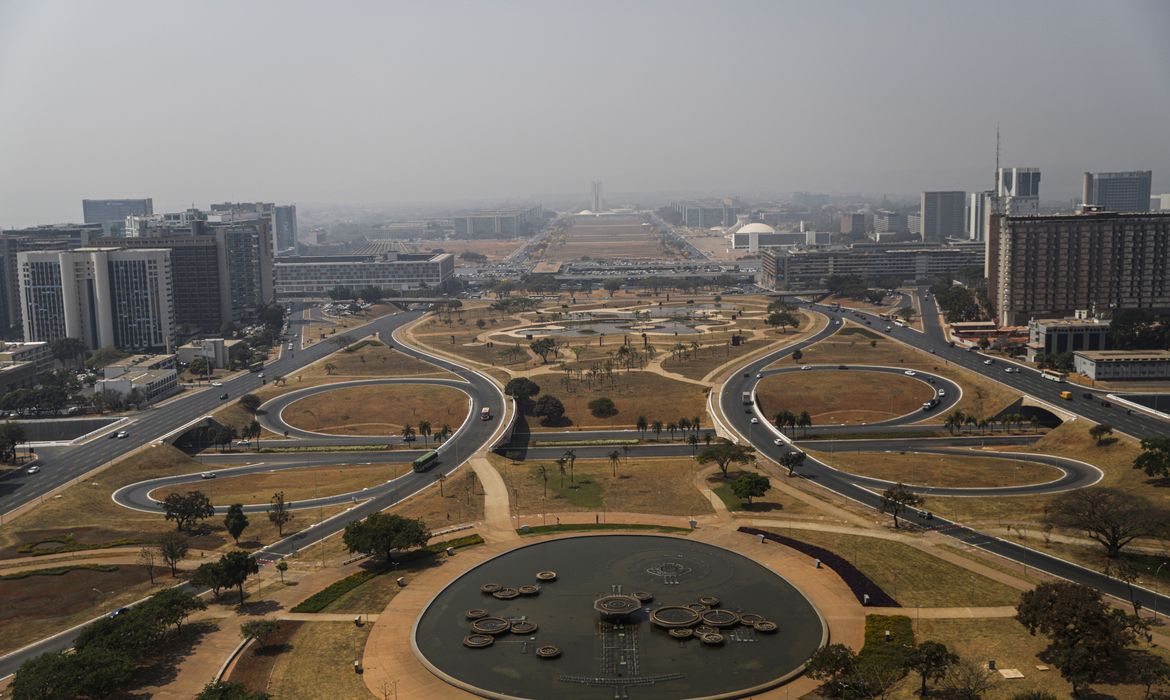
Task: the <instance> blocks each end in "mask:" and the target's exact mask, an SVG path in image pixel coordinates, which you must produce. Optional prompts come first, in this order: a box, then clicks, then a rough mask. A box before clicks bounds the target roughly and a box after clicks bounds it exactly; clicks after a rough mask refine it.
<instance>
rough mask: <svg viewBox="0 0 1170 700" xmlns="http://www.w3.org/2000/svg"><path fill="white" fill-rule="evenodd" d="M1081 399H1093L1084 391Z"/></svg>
mask: <svg viewBox="0 0 1170 700" xmlns="http://www.w3.org/2000/svg"><path fill="white" fill-rule="evenodd" d="M1081 398H1082V399H1091V398H1093V395H1092V394H1090V393H1089V392H1087V391H1086V392H1085V393H1083V394H1081Z"/></svg>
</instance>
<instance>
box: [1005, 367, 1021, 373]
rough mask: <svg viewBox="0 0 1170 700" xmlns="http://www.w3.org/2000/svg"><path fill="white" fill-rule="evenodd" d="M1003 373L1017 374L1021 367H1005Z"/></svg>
mask: <svg viewBox="0 0 1170 700" xmlns="http://www.w3.org/2000/svg"><path fill="white" fill-rule="evenodd" d="M1003 371H1005V372H1007V373H1008V374H1015V373H1017V372H1019V371H1020V368H1019V367H1004V369H1003Z"/></svg>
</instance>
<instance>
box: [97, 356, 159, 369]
mask: <svg viewBox="0 0 1170 700" xmlns="http://www.w3.org/2000/svg"><path fill="white" fill-rule="evenodd" d="M174 359H175V356H174V355H163V354H160V355H131V356H130V357H124V358H122V359H121V360H116V361H114V362H111V363H110V364H108V365H106V368H109V367H125V368H127V369H129V368H131V367H138V366H140V365H156V364H159V363H162V362H167V361H173V360H174Z"/></svg>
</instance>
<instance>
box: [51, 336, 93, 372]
mask: <svg viewBox="0 0 1170 700" xmlns="http://www.w3.org/2000/svg"><path fill="white" fill-rule="evenodd" d="M49 351H50V352H52V353H53V358H54V359H56V360H59V361H60V362H61V363H62V364H64V363H65V362H73V363H74V366H76V364H77V360H79V359H81V358H83V357H85V356H86V354H88V353H89V347H88V346H87V345H86V344H85V341H84V340H82V339H81V338H58V339H56V340H54V341H53V342H52V343H50V344H49Z"/></svg>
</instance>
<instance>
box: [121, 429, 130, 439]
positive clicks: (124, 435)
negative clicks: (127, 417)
mask: <svg viewBox="0 0 1170 700" xmlns="http://www.w3.org/2000/svg"><path fill="white" fill-rule="evenodd" d="M128 437H130V433H128V432H126V431H125V430H119V431H118V439H119V440H121V439H123V438H128Z"/></svg>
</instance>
